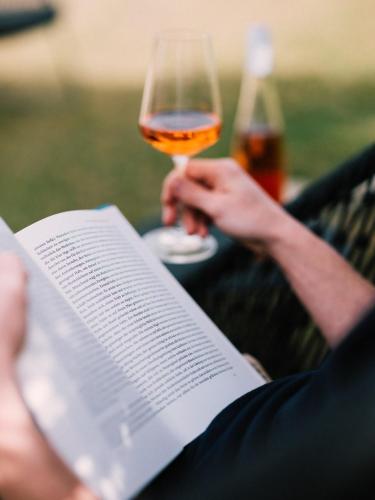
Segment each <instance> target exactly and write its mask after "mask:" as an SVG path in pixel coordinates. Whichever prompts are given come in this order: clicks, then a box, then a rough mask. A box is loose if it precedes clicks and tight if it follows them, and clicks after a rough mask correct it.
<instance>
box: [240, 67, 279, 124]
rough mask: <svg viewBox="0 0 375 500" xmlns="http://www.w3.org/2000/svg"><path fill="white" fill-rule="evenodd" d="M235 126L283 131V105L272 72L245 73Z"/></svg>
mask: <svg viewBox="0 0 375 500" xmlns="http://www.w3.org/2000/svg"><path fill="white" fill-rule="evenodd" d="M235 126H236V129H237V130H240V131H244V130H248V129H250V128H263V129H264V128H267V129H271V130H274V131H277V132H282V131H283V128H284V124H283V118H282V113H281V107H280V102H279V98H278V93H277V89H276V85H275V82H274V78H273V76H272V74H269V75H267V76H264V77H256V76H254V75H253V74H251V73H249V72H245V73H244V77H243V79H242V83H241V91H240V98H239V103H238V108H237V115H236V122H235Z"/></svg>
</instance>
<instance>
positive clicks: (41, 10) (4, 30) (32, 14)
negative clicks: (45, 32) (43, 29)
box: [0, 0, 56, 37]
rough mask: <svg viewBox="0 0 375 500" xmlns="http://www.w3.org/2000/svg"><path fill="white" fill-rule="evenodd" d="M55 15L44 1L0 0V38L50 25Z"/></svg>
mask: <svg viewBox="0 0 375 500" xmlns="http://www.w3.org/2000/svg"><path fill="white" fill-rule="evenodd" d="M55 15H56V11H55V9H54V8H53V7H52V5H50V4H49V3H48V2H46V1H44V0H0V37H3V36H8V35H12V34H14V33H18V32H19V31H24V30H27V29H30V28H34V27H35V26H39V25H41V24H45V23H49V22H50V21H52V20H53V18H54V17H55Z"/></svg>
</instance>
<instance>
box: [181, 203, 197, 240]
mask: <svg viewBox="0 0 375 500" xmlns="http://www.w3.org/2000/svg"><path fill="white" fill-rule="evenodd" d="M182 223H183V226H184V228H185V231H186V232H187V234H196V233H198V229H199V216H198V213H197V211H196V210H194V209H192V208H189V207H186V206H185V207H184V209H183V212H182Z"/></svg>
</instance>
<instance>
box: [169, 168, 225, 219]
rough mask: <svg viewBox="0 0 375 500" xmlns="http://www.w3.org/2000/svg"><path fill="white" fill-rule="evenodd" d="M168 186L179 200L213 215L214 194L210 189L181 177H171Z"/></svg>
mask: <svg viewBox="0 0 375 500" xmlns="http://www.w3.org/2000/svg"><path fill="white" fill-rule="evenodd" d="M170 187H171V190H172V193H173V196H174V198H175V199H177V200H178V201H179V202H182V203H183V204H184V205H187V206H189V207H191V208H196V209H198V210H201V211H202V212H204V213H206V214H207V215H208V216H210V217H212V216H213V215H214V211H215V201H216V194H215V193H214V192H213V191H211V190H210V189H208V188H206V187H204V186H201V185H199V184H197V183H196V182H193V181H191V180H189V179H186V178H181V177H180V178H175V179H173V182H172V183H171V186H170Z"/></svg>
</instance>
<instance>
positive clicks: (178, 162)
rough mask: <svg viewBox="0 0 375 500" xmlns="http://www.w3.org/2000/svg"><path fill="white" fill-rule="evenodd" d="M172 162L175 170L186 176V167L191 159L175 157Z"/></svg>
mask: <svg viewBox="0 0 375 500" xmlns="http://www.w3.org/2000/svg"><path fill="white" fill-rule="evenodd" d="M172 161H173V165H174V168H175V169H177V171H178V172H179V173H180V174H181V175H184V174H185V169H186V165H187V164H188V161H189V157H188V156H185V155H173V156H172Z"/></svg>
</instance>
